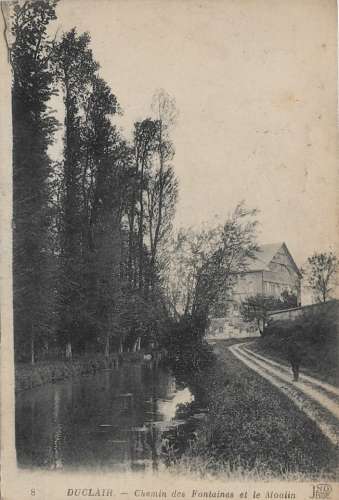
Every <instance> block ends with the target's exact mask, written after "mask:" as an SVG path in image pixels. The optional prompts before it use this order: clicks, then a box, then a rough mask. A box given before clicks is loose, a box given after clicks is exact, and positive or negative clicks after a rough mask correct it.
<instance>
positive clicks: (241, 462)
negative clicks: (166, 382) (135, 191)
mask: <svg viewBox="0 0 339 500" xmlns="http://www.w3.org/2000/svg"><path fill="white" fill-rule="evenodd" d="M233 342H234V341H233ZM230 343H232V342H229V341H224V342H222V341H220V342H218V343H216V345H215V352H216V354H217V361H216V363H215V365H214V366H213V367H212V368H211V369H210V370H209V373H207V374H206V377H205V378H204V386H205V387H204V389H205V390H204V392H205V393H206V394H209V401H208V404H207V407H206V418H205V420H204V421H203V422H201V423H200V424H199V425H198V427H197V429H196V437H195V439H194V440H192V442H191V444H190V446H189V447H188V449H186V451H185V452H184V454H183V455H182V456H181V458H180V459H178V460H176V461H174V463H173V464H172V470H173V471H174V472H175V471H180V470H181V471H183V470H184V471H187V472H188V473H194V474H198V475H199V476H206V475H221V474H222V476H223V477H228V478H230V479H237V478H247V479H263V478H265V479H274V478H276V479H325V478H326V479H334V478H335V470H336V450H335V448H334V446H332V445H331V443H330V442H329V441H328V440H327V439H326V438H325V437H324V436H323V435H322V433H321V432H320V431H319V429H318V428H317V427H316V425H315V424H314V423H313V422H312V421H310V420H309V419H308V418H307V417H306V415H305V414H304V413H303V412H302V411H300V410H299V409H298V408H297V407H296V406H295V405H294V404H293V403H291V401H290V400H289V399H288V398H287V397H286V396H285V395H284V394H282V393H280V392H279V391H278V390H277V389H276V388H274V387H273V386H272V385H271V384H270V383H269V382H268V381H267V380H265V379H263V378H262V377H260V376H259V375H257V374H256V373H254V372H253V371H252V370H250V369H249V368H247V367H246V366H245V365H244V364H243V363H241V361H239V360H238V359H236V358H235V357H234V356H233V354H232V353H231V352H230V351H229V350H228V345H230Z"/></svg>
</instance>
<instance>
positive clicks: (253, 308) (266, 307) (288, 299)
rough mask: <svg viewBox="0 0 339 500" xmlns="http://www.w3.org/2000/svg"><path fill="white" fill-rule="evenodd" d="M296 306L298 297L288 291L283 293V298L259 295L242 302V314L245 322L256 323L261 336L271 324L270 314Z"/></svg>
mask: <svg viewBox="0 0 339 500" xmlns="http://www.w3.org/2000/svg"><path fill="white" fill-rule="evenodd" d="M296 305H297V297H296V296H295V295H294V294H292V293H289V292H288V291H285V292H283V293H282V294H281V298H277V297H274V296H271V295H263V294H261V293H258V294H257V295H254V296H252V297H247V298H246V299H244V300H243V301H242V303H241V304H240V314H241V316H242V318H243V320H244V321H246V322H248V323H250V322H252V321H255V322H256V323H257V325H258V329H259V331H260V333H261V335H263V334H264V332H265V329H266V327H267V325H268V323H269V313H270V312H271V311H279V310H281V309H290V308H291V307H296Z"/></svg>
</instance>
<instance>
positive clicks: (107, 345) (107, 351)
mask: <svg viewBox="0 0 339 500" xmlns="http://www.w3.org/2000/svg"><path fill="white" fill-rule="evenodd" d="M109 338H110V336H109V332H107V335H106V344H105V358H109V351H110V343H109Z"/></svg>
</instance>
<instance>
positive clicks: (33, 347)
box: [31, 326, 35, 365]
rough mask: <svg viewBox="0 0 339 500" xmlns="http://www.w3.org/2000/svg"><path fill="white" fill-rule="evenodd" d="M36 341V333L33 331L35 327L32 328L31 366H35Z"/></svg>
mask: <svg viewBox="0 0 339 500" xmlns="http://www.w3.org/2000/svg"><path fill="white" fill-rule="evenodd" d="M34 341H35V339H34V331H33V326H32V331H31V364H32V365H34V364H35V342H34Z"/></svg>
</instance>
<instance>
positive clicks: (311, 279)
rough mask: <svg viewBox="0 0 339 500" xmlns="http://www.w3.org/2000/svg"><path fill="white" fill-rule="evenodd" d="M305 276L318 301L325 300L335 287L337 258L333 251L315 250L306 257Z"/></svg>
mask: <svg viewBox="0 0 339 500" xmlns="http://www.w3.org/2000/svg"><path fill="white" fill-rule="evenodd" d="M307 264H308V265H307V269H306V277H307V279H308V283H309V285H310V287H311V288H312V290H313V292H314V295H315V297H316V299H317V300H318V301H319V302H326V301H327V300H328V299H329V298H330V297H331V292H332V291H333V289H334V287H335V282H336V273H337V269H338V259H337V257H336V255H335V254H334V253H333V252H328V253H326V252H323V253H317V252H315V253H314V254H313V255H311V257H309V258H308V259H307Z"/></svg>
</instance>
